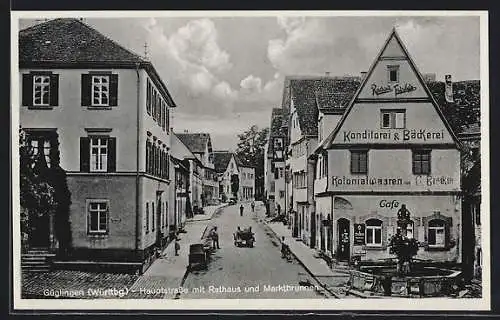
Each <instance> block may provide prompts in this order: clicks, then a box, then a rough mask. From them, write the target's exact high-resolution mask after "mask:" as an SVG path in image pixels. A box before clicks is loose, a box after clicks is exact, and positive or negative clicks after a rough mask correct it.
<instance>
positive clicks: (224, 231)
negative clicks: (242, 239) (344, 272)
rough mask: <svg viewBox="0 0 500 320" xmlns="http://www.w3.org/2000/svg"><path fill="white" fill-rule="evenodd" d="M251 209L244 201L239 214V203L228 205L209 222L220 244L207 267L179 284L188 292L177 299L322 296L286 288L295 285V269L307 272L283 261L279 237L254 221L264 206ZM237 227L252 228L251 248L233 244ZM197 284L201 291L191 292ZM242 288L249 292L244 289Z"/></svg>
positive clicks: (299, 266)
mask: <svg viewBox="0 0 500 320" xmlns="http://www.w3.org/2000/svg"><path fill="white" fill-rule="evenodd" d="M255 211H256V212H255V213H252V211H251V208H250V205H249V204H246V205H245V210H244V214H243V217H241V216H240V214H239V205H232V206H229V207H226V208H224V209H223V210H222V211H220V212H219V213H218V214H217V215H216V217H214V219H212V221H210V224H212V225H216V226H217V227H218V231H219V239H220V240H219V242H220V246H221V247H220V249H219V250H217V251H216V252H215V253H214V254H213V255H212V261H211V262H210V264H209V266H208V270H202V271H193V272H190V273H189V274H188V276H187V278H186V281H185V282H184V284H183V287H184V288H187V289H189V292H188V293H187V294H183V295H181V296H180V298H181V299H186V298H205V299H211V298H219V299H229V298H257V299H259V298H274V299H283V298H322V296H321V295H320V294H318V293H317V292H315V291H314V290H307V291H306V290H303V289H292V288H291V287H288V290H287V289H286V286H287V285H288V286H298V285H299V282H298V281H299V276H298V275H299V272H300V273H304V274H307V271H306V270H305V269H304V268H303V267H302V266H301V265H300V264H299V262H298V261H296V260H294V261H292V262H287V261H286V260H285V259H282V258H281V253H280V244H279V240H278V239H277V238H276V236H274V234H273V233H272V231H271V230H269V229H268V228H266V227H265V226H264V225H263V224H262V223H259V221H258V220H260V219H262V215H261V214H262V213H263V211H264V207H263V206H262V205H259V206H257V207H256V210H255ZM238 226H240V227H241V228H242V229H243V228H246V227H252V231H253V232H254V233H255V238H256V242H255V245H254V247H253V248H247V247H241V248H240V247H236V246H235V245H234V243H233V232H235V230H236V228H237V227H238ZM279 286H281V287H279ZM200 287H202V288H204V292H203V291H201V292H194V291H196V289H195V288H200ZM245 288H247V289H248V290H249V291H250V292H245ZM257 288H258V291H256V290H257ZM202 290H203V289H202ZM234 291H236V292H234Z"/></svg>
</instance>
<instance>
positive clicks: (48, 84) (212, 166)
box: [19, 19, 482, 298]
mask: <svg viewBox="0 0 500 320" xmlns="http://www.w3.org/2000/svg"><path fill="white" fill-rule="evenodd" d="M380 45H381V47H382V49H381V50H380V52H379V54H378V55H377V56H376V58H375V60H374V62H373V64H372V65H371V66H370V67H369V68H368V69H366V72H361V75H360V76H334V75H333V73H334V72H331V74H330V72H326V73H325V75H323V76H313V75H311V76H287V77H285V80H284V84H283V92H282V102H281V106H280V107H279V108H274V109H272V112H271V119H270V124H269V137H268V141H267V144H266V145H265V148H264V149H265V150H264V163H263V165H264V170H263V171H264V194H263V200H264V201H263V203H262V204H261V203H260V202H256V201H255V200H256V198H258V197H259V196H260V194H259V193H261V192H260V191H259V190H261V186H256V179H259V181H261V180H260V179H262V177H261V176H260V175H259V177H256V172H257V171H258V170H256V169H262V168H261V167H258V168H255V167H252V166H251V165H249V164H248V162H246V161H244V160H243V159H240V158H239V157H238V155H237V154H236V153H235V152H232V151H228V150H217V149H216V148H214V145H213V141H212V137H211V135H210V133H208V132H189V131H187V130H182V129H180V130H177V129H176V131H175V132H174V130H173V127H176V128H177V127H178V126H177V124H175V123H173V121H175V120H174V118H173V117H172V113H173V112H174V110H178V109H181V108H182V107H183V106H181V105H177V104H176V102H175V99H174V98H175V97H173V96H172V95H171V94H170V91H169V87H168V86H167V85H166V83H165V82H164V80H162V78H161V76H160V75H159V74H158V72H157V70H156V69H155V67H154V66H153V64H152V63H151V62H150V61H149V60H148V58H147V57H144V56H140V55H137V54H135V53H133V52H131V51H129V50H128V49H126V48H124V47H122V46H121V45H119V44H118V43H116V42H115V41H113V40H112V39H109V38H107V37H106V36H104V35H103V34H101V33H100V32H99V31H97V30H95V29H93V28H91V27H90V26H88V25H87V24H86V23H84V22H83V21H81V20H79V19H55V20H51V21H46V22H44V23H40V24H37V25H35V26H32V27H29V28H27V29H23V30H21V31H20V33H19V83H20V97H21V105H20V106H19V110H20V116H19V119H20V129H21V130H20V131H21V138H22V139H21V140H22V141H21V172H23V170H26V171H27V172H30V174H31V172H33V176H35V177H36V178H37V179H42V180H43V181H47V182H48V184H49V185H50V186H52V187H53V189H54V194H55V197H56V198H57V204H58V205H57V207H56V209H55V210H54V211H50V212H47V214H42V209H43V208H39V209H40V210H37V209H38V208H33V207H30V205H31V204H30V203H29V201H23V199H21V210H22V212H21V217H24V218H22V219H24V220H22V226H21V227H22V235H21V236H22V254H21V269H22V273H23V276H25V275H27V276H26V277H25V278H24V279H23V281H24V282H23V289H24V288H25V287H29V286H30V285H33V286H34V287H36V288H35V289H33V290H32V291H30V292H32V293H33V294H32V295H31V297H39V296H40V295H41V294H40V292H39V291H40V290H39V287H40V285H41V283H44V284H47V283H50V281H52V279H57V280H60V279H63V278H64V279H63V280H65V281H66V282H64V283H63V284H62V285H60V287H62V288H64V287H65V286H70V284H72V283H77V284H78V285H77V286H76V287H78V286H80V285H81V286H85V285H89V283H91V282H92V281H94V280H95V279H98V280H97V281H102V282H103V283H106V284H107V285H110V284H111V285H114V286H118V285H119V284H121V285H123V286H124V287H125V288H127V291H128V290H130V291H131V292H135V294H137V292H139V294H138V295H137V296H135V295H131V296H129V298H130V297H132V298H134V297H140V298H143V297H150V298H151V297H157V296H155V295H150V294H149V293H147V294H146V295H145V296H141V295H140V293H141V292H142V291H146V292H150V291H151V292H154V290H155V289H158V288H162V289H165V288H167V287H168V288H172V287H176V286H178V285H184V284H185V285H186V288H189V290H191V289H194V288H205V287H218V285H220V286H221V287H223V288H229V289H224V290H226V291H224V290H222V289H221V290H219V291H223V292H222V293H223V295H222V297H229V298H242V297H244V298H248V297H250V298H256V297H257V296H255V295H251V294H250V295H246V294H247V293H248V292H246V291H245V290H243V292H241V291H238V290H236V289H241V288H250V287H251V288H253V289H254V290H256V291H258V289H259V288H260V286H261V285H263V288H264V287H266V288H271V287H273V288H274V287H276V288H280V287H282V286H284V287H287V286H290V285H291V286H292V287H293V286H294V285H295V284H296V283H295V282H298V283H299V284H301V283H309V284H311V283H315V284H316V285H315V286H314V287H315V289H314V290H312V289H311V290H310V291H308V292H291V293H282V294H283V297H287V298H298V297H302V298H311V297H317V296H318V295H327V294H328V293H325V292H327V291H328V292H330V291H329V290H330V289H328V288H327V287H328V286H327V285H326V284H325V283H323V282H321V281H320V279H319V277H318V276H317V275H323V276H324V275H327V276H330V275H331V271H332V270H340V269H343V271H344V273H343V274H342V275H341V276H339V277H337V278H335V279H334V280H332V279H330V280H332V281H333V282H335V285H332V287H333V286H336V287H337V289H338V288H340V287H343V286H348V285H350V286H352V285H353V281H349V283H347V279H346V277H348V276H346V275H349V272H351V271H352V270H354V269H355V268H354V267H355V266H356V267H358V266H359V265H360V264H364V265H368V264H375V265H376V264H377V263H380V262H383V263H385V262H387V261H390V259H391V258H393V257H394V254H393V253H392V252H391V251H390V249H391V239H392V238H393V236H394V235H395V234H399V233H400V232H402V231H403V230H401V227H400V225H399V221H400V220H401V217H405V219H408V222H409V223H408V224H407V225H406V227H405V228H406V230H404V234H405V236H407V237H409V238H412V239H415V240H417V241H418V246H419V247H418V251H417V254H416V256H415V260H418V261H421V262H424V263H425V264H426V267H427V266H428V265H431V266H443V268H450V269H448V270H447V271H449V270H451V269H456V268H460V269H461V270H462V271H463V274H464V275H465V278H466V280H467V281H469V280H471V279H474V281H478V280H479V283H480V279H481V267H482V263H481V261H482V251H481V245H480V243H481V219H480V217H481V211H480V210H479V208H480V204H481V188H480V183H481V180H480V152H479V150H480V130H479V128H480V124H479V110H480V106H479V95H480V94H479V90H480V85H479V81H478V80H470V81H460V82H452V78H451V75H450V76H446V79H445V81H444V82H442V81H436V79H435V76H433V75H432V74H422V73H420V72H419V71H418V69H417V66H416V64H415V62H414V61H413V60H412V58H411V56H410V53H409V52H408V51H407V49H406V48H405V46H404V44H403V42H402V41H401V39H400V37H399V35H398V33H397V32H396V29H393V30H392V32H390V34H389V36H388V38H387V39H386V41H385V43H383V44H380ZM365 67H367V66H364V67H363V66H361V67H360V69H361V70H363V69H364V68H365ZM276 79H277V77H276ZM252 128H253V127H252ZM264 132H265V131H264ZM252 148H253V144H252ZM22 178H23V177H22ZM29 179H30V176H29V175H28V177H27V178H26V180H29ZM44 179H45V180H44ZM37 187H38V186H37ZM42 187H43V185H42ZM23 192H24V190H21V198H22V196H23ZM235 203H237V205H236V206H232V205H233V204H235ZM244 211H245V215H244ZM246 212H251V214H246ZM206 221H210V222H206ZM281 224H283V225H281ZM213 226H218V227H219V235H218V236H217V245H215V241H214V242H210V243H211V245H212V246H213V247H212V249H213V250H212V251H213V252H212V253H211V254H212V255H211V256H210V257H211V258H210V259H211V260H210V261H211V262H210V267H208V266H206V264H207V263H206V261H205V266H206V270H205V271H202V272H190V271H192V270H191V269H190V268H186V265H187V264H188V261H189V260H188V253H190V249H191V248H190V245H191V244H197V245H202V246H203V245H205V243H201V242H203V241H205V240H207V239H210V237H208V236H207V231H210V230H213V229H210V228H212V227H213ZM240 227H242V228H243V229H244V230H248V233H249V234H251V235H252V237H253V236H255V237H254V238H253V240H255V238H257V240H256V245H255V247H254V245H253V242H252V244H251V245H250V246H249V249H248V250H247V251H243V250H246V249H244V248H242V247H241V246H240V245H239V242H238V241H237V240H238V235H240V231H241V229H240ZM252 228H253V229H252ZM252 230H253V233H252ZM233 232H234V233H233ZM202 235H203V237H202ZM282 237H284V238H285V241H284V242H281V243H280V240H283V238H282ZM288 238H289V239H290V240H291V239H295V240H296V241H295V240H294V241H292V242H293V244H292V243H290V241H289V239H288ZM219 239H220V242H221V243H220V244H221V245H220V247H219ZM240 240H241V239H240ZM253 240H252V241H253ZM210 241H211V240H210ZM174 243H175V245H173V244H174ZM179 243H181V246H180V249H178V247H177V245H178V244H179ZM242 243H243V241H242ZM245 243H248V239H247V240H245ZM286 243H290V245H289V246H288V248H290V249H291V251H292V253H293V257H290V256H287V255H286V254H284V252H285V251H282V253H283V254H280V252H279V248H285V247H286V246H285V244H286ZM215 247H217V248H215ZM203 248H204V247H202V249H203ZM250 248H252V249H250ZM306 249H307V250H306ZM179 250H180V256H178V254H179V252H178V251H179ZM203 250H204V249H203ZM309 253H310V257H309V256H307V255H308V254H309ZM203 254H206V252H205V251H203ZM205 258H206V259H207V261H208V258H207V256H205ZM319 261H320V262H319ZM325 261H326V264H327V267H326V268H327V269H328V270H326V269H325V268H323V267H324V262H325ZM190 265H191V263H190V262H189V266H190ZM314 269H315V270H316V271H317V273H316V274H315V271H314ZM54 270H59V271H61V270H63V272H62V273H55V274H53V275H52V276H51V277H49V276H47V277H45V276H44V275H43V274H45V275H46V274H49V273H51V272H53V271H54ZM68 270H72V271H75V270H76V271H77V272H80V273H65V272H66V271H68ZM346 270H348V271H347V272H346ZM89 271H93V272H94V273H93V275H92V277H94V276H96V275H97V277H96V278H95V279H94V280H92V281H91V280H89V279H90V277H91V276H90V275H89V274H87V273H85V272H89ZM426 271H427V269H426ZM68 272H69V271H68ZM108 272H109V273H108ZM40 274H42V276H39V275H40ZM100 274H102V275H103V276H102V277H109V278H107V279H108V280H109V281H108V282H107V280H105V279H104V278H102V277H101V278H100V277H99V275H100ZM104 274H107V275H106V276H104ZM304 275H305V276H304ZM350 275H351V276H352V273H351V274H350ZM439 276H440V277H441V276H442V275H439ZM44 277H45V278H44ZM443 277H444V276H442V277H441V278H440V279H443ZM305 278H307V281H305V280H304V279H305ZM330 278H334V277H330ZM42 280H43V281H45V282H43V281H42ZM344 280H345V281H344ZM396 280H397V279H396ZM374 281H375V280H374ZM405 281H406V280H405ZM419 281H420V280H419ZM343 282H345V283H343ZM92 285H95V282H92ZM403 286H406V289H405V288H404V289H405V290H407V291H406V296H409V295H411V291H412V288H411V283H410V282H408V284H404V285H403ZM422 286H423V284H422ZM312 287H313V286H308V287H307V288H309V289H310V288H312ZM430 287H431V289H430V290H429V291H430V292H431V293H432V294H441V293H442V292H441V291H444V290H441V287H445V286H441V287H440V286H439V285H436V286H434V287H435V288H437V289H434V287H433V285H431V286H430ZM438 287H439V288H438ZM28 289H29V290H31V289H32V288H28ZM80 289H81V288H80ZM232 289H234V292H232V291H233V290H232ZM323 289H325V290H323ZM37 290H38V291H37ZM148 290H150V291H148ZM292 291H293V290H292ZM455 291H456V290H455ZM401 292H402V291H401ZM199 293H200V292H195V291H194V290H192V291H190V292H186V293H185V294H184V293H183V294H182V295H184V296H185V297H187V298H193V297H200V296H197V295H196V294H199ZM219 293H220V292H219ZM250 293H255V291H254V292H250ZM162 294H163V292H162ZM170 294H171V293H170V292H169V293H168V295H170ZM233 294H234V295H233ZM330 294H331V295H333V296H335V294H333V291H331V292H330ZM27 296H29V294H28V295H27ZM161 297H163V298H165V297H166V296H165V295H162V296H161ZM175 297H176V298H179V296H178V295H175ZM262 297H266V298H267V297H270V298H276V297H281V295H279V294H278V295H277V294H276V292H266V293H264V295H262Z"/></svg>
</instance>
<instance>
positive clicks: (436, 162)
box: [265, 29, 482, 280]
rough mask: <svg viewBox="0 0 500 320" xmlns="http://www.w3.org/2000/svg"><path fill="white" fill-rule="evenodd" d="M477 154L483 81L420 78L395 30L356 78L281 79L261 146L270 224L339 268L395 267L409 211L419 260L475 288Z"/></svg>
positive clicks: (477, 256)
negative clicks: (389, 263) (448, 268)
mask: <svg viewBox="0 0 500 320" xmlns="http://www.w3.org/2000/svg"><path fill="white" fill-rule="evenodd" d="M457 116H458V117H459V119H461V120H460V121H461V123H458V124H457V122H456V121H454V120H456V117H457ZM454 117H455V118H454ZM452 124H453V126H452ZM479 150H480V124H479V81H478V80H470V81H461V82H455V83H452V78H451V75H450V76H447V77H446V79H445V81H444V82H443V81H436V79H435V75H433V74H421V73H420V72H419V71H418V69H417V66H416V65H415V63H414V61H413V60H412V58H411V56H410V53H409V52H408V51H407V49H406V48H405V46H404V44H403V43H402V41H401V39H400V37H399V36H398V33H397V32H396V30H395V29H394V30H393V31H392V32H391V33H390V35H389V36H388V38H387V40H386V42H385V44H383V47H382V49H381V51H380V52H379V54H378V56H377V57H376V58H375V60H374V62H373V64H372V65H371V66H370V68H369V69H367V71H366V72H361V75H360V76H343V77H335V76H331V75H330V73H329V72H327V73H326V74H325V75H324V76H288V77H287V78H286V80H285V84H284V89H283V98H282V104H281V107H280V108H274V109H273V111H272V115H271V120H270V133H269V139H268V143H267V145H266V158H265V168H266V169H265V170H266V177H265V196H266V206H267V214H268V215H269V216H271V217H274V220H275V221H284V223H285V224H286V226H287V228H288V236H289V237H291V238H292V239H293V238H295V239H296V240H298V241H301V242H303V243H304V246H307V247H309V248H313V249H314V250H315V251H316V253H317V254H316V256H317V257H322V258H323V259H324V260H326V261H327V262H328V263H329V264H330V265H331V266H336V265H339V264H340V265H342V264H346V265H347V264H349V265H350V264H351V263H352V262H353V261H356V260H357V261H360V263H370V262H372V263H373V262H376V261H379V262H381V261H384V259H387V258H391V257H394V255H392V254H390V253H389V248H388V246H389V240H390V238H391V236H393V235H394V234H395V233H396V232H397V229H398V228H399V227H398V226H397V223H396V221H397V219H398V212H400V210H401V208H404V207H405V208H406V209H407V210H408V211H409V213H410V221H411V222H410V224H409V225H408V230H407V235H408V237H409V238H414V239H416V240H417V241H418V242H419V249H418V253H417V255H416V256H415V258H416V259H418V260H420V261H427V262H430V263H432V264H434V265H443V264H447V265H453V266H455V267H459V268H462V270H463V272H464V274H466V278H467V279H469V280H470V279H471V278H476V279H480V278H481V265H482V262H481V260H482V252H481V240H480V239H481V238H480V235H481V219H480V202H481V198H480V190H481V189H480V155H479Z"/></svg>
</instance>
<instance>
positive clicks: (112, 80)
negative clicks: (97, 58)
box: [109, 74, 118, 107]
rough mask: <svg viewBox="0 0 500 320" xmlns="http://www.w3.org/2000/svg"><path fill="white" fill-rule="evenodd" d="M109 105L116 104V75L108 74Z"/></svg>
mask: <svg viewBox="0 0 500 320" xmlns="http://www.w3.org/2000/svg"><path fill="white" fill-rule="evenodd" d="M109 105H110V106H112V107H114V106H117V105H118V75H117V74H112V75H110V76H109Z"/></svg>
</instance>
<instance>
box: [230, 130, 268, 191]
mask: <svg viewBox="0 0 500 320" xmlns="http://www.w3.org/2000/svg"><path fill="white" fill-rule="evenodd" d="M268 134H269V128H263V129H259V127H258V126H256V125H253V126H251V127H250V128H249V129H248V130H246V131H245V132H243V133H241V134H239V135H238V139H239V142H238V147H237V149H236V155H237V156H238V157H239V159H240V160H241V161H242V162H243V163H244V164H246V165H250V166H253V167H254V168H255V195H256V197H261V196H262V193H263V190H264V156H265V154H264V147H265V145H266V143H267V137H268Z"/></svg>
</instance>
